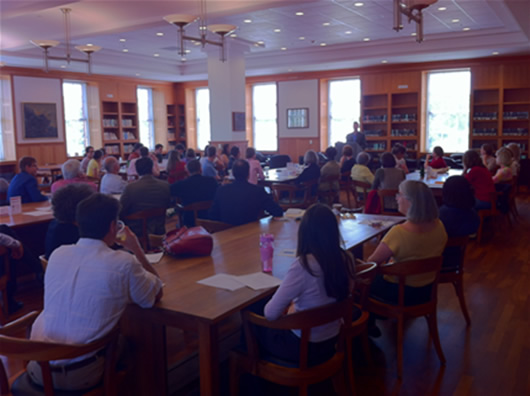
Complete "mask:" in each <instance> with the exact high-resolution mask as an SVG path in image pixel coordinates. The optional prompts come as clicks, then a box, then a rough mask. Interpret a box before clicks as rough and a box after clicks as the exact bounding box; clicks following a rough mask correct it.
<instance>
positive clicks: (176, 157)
mask: <svg viewBox="0 0 530 396" xmlns="http://www.w3.org/2000/svg"><path fill="white" fill-rule="evenodd" d="M179 161H180V154H179V152H178V151H177V150H171V151H170V152H169V153H167V165H166V169H167V171H168V172H170V171H172V170H173V169H175V167H176V166H177V164H178V163H179Z"/></svg>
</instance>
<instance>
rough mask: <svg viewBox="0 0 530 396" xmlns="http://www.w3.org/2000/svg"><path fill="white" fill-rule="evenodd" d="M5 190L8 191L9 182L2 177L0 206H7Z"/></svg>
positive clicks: (0, 178)
mask: <svg viewBox="0 0 530 396" xmlns="http://www.w3.org/2000/svg"><path fill="white" fill-rule="evenodd" d="M7 190H9V182H8V181H7V180H6V179H4V178H3V177H0V206H3V205H9V202H8V200H7Z"/></svg>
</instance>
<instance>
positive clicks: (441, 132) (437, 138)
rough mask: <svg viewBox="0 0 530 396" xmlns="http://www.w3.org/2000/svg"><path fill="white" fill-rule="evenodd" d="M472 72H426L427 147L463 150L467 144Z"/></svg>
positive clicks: (455, 150)
mask: <svg viewBox="0 0 530 396" xmlns="http://www.w3.org/2000/svg"><path fill="white" fill-rule="evenodd" d="M470 90H471V72H470V71H469V70H448V71H438V72H431V73H428V80H427V131H426V147H425V148H426V149H427V151H432V149H433V148H434V147H435V146H441V147H442V148H443V149H444V151H447V152H450V153H455V152H464V151H466V150H467V149H468V147H469V100H470Z"/></svg>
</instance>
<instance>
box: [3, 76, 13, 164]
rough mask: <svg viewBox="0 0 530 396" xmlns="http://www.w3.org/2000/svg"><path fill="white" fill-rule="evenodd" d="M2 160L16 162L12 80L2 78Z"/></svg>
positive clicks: (6, 77) (5, 77) (7, 77)
mask: <svg viewBox="0 0 530 396" xmlns="http://www.w3.org/2000/svg"><path fill="white" fill-rule="evenodd" d="M0 101H1V103H0V105H1V106H2V107H1V109H0V118H1V120H0V123H1V124H0V135H1V139H0V160H2V161H14V160H16V157H17V155H16V150H15V123H14V120H13V100H12V98H11V79H10V77H9V76H0Z"/></svg>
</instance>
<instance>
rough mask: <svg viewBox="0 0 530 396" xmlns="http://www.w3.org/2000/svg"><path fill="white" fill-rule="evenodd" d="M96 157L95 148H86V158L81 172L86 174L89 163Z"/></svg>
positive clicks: (82, 162)
mask: <svg viewBox="0 0 530 396" xmlns="http://www.w3.org/2000/svg"><path fill="white" fill-rule="evenodd" d="M92 157H94V147H92V146H88V147H87V148H85V157H84V158H83V160H82V161H81V171H82V172H83V173H85V174H86V172H87V169H88V163H89V162H90V160H91V159H92Z"/></svg>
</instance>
